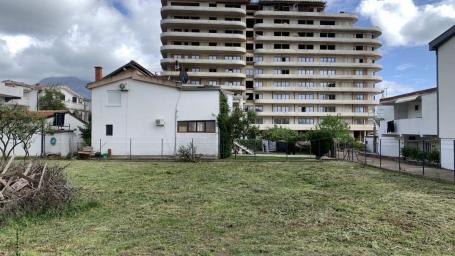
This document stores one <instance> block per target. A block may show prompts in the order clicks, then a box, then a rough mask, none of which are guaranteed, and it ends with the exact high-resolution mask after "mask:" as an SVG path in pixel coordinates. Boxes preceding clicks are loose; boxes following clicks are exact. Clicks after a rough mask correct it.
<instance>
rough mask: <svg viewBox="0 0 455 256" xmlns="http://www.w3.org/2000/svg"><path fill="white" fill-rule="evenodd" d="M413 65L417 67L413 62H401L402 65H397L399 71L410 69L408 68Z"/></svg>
mask: <svg viewBox="0 0 455 256" xmlns="http://www.w3.org/2000/svg"><path fill="white" fill-rule="evenodd" d="M413 67H415V65H414V64H412V63H404V64H401V65H398V66H397V70H398V71H405V70H408V69H410V68H413Z"/></svg>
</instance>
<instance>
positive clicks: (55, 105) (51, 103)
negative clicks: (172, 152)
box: [38, 88, 66, 110]
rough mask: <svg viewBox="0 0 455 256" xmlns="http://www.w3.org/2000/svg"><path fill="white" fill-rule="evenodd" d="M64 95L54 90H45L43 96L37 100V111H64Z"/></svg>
mask: <svg viewBox="0 0 455 256" xmlns="http://www.w3.org/2000/svg"><path fill="white" fill-rule="evenodd" d="M64 99H65V95H64V94H63V93H61V92H60V91H58V90H57V89H55V88H47V89H45V90H44V95H43V96H41V97H40V98H39V101H38V106H39V110H64V109H66V107H65V103H64Z"/></svg>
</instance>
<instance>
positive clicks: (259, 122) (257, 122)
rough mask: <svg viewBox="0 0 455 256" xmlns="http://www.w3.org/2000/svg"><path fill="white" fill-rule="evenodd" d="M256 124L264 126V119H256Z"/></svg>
mask: <svg viewBox="0 0 455 256" xmlns="http://www.w3.org/2000/svg"><path fill="white" fill-rule="evenodd" d="M256 124H264V119H262V118H256Z"/></svg>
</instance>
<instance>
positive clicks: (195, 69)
mask: <svg viewBox="0 0 455 256" xmlns="http://www.w3.org/2000/svg"><path fill="white" fill-rule="evenodd" d="M191 72H201V69H200V68H191Z"/></svg>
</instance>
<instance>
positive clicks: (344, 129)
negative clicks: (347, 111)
mask: <svg viewBox="0 0 455 256" xmlns="http://www.w3.org/2000/svg"><path fill="white" fill-rule="evenodd" d="M316 129H317V130H322V131H326V132H327V134H328V135H329V136H330V137H331V138H333V139H336V140H338V141H339V142H350V141H352V138H351V136H350V135H349V124H348V123H346V122H345V121H344V120H343V118H342V117H340V116H327V117H324V118H323V119H322V121H321V122H320V123H319V124H318V125H317V126H316Z"/></svg>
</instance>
